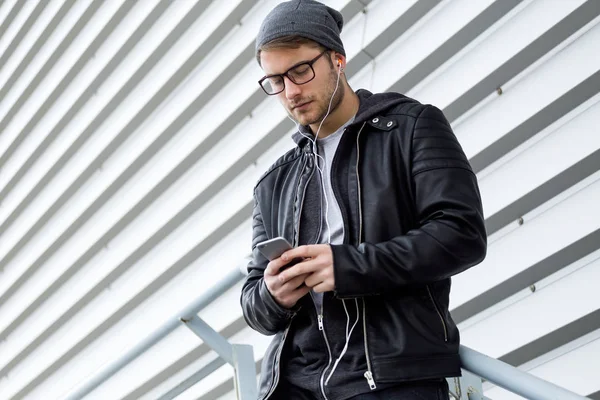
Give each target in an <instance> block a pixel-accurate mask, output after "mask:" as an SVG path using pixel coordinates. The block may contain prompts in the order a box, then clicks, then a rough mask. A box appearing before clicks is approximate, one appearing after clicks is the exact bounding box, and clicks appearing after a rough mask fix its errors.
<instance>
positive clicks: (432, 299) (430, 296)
mask: <svg viewBox="0 0 600 400" xmlns="http://www.w3.org/2000/svg"><path fill="white" fill-rule="evenodd" d="M426 287H427V293H428V294H429V298H430V299H431V302H432V303H433V307H434V308H435V311H436V312H437V315H438V317H440V321H441V322H442V329H443V331H444V342H447V341H448V329H447V327H446V322H445V321H444V318H443V317H442V313H441V312H440V309H439V307H438V305H437V303H436V302H435V299H434V298H433V294H432V293H431V289H430V288H429V285H426Z"/></svg>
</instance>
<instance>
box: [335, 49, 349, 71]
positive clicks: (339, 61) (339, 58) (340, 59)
mask: <svg viewBox="0 0 600 400" xmlns="http://www.w3.org/2000/svg"><path fill="white" fill-rule="evenodd" d="M334 59H335V62H334V65H335V67H336V68H341V70H342V71H343V70H344V68H345V67H346V57H344V56H343V55H341V54H339V53H335V55H334Z"/></svg>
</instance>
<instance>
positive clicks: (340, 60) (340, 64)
mask: <svg viewBox="0 0 600 400" xmlns="http://www.w3.org/2000/svg"><path fill="white" fill-rule="evenodd" d="M337 61H338V67H341V66H342V59H341V58H338V60H337Z"/></svg>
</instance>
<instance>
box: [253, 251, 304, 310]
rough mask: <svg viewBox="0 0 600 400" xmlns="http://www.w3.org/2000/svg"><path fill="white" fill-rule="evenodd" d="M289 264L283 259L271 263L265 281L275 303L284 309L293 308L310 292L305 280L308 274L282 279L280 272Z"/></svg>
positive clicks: (264, 277)
mask: <svg viewBox="0 0 600 400" xmlns="http://www.w3.org/2000/svg"><path fill="white" fill-rule="evenodd" d="M290 260H292V259H290ZM287 264H289V261H288V260H284V259H283V258H282V257H279V258H277V259H275V260H273V261H271V262H270V263H269V264H268V265H267V268H265V272H264V275H263V279H264V280H265V284H266V285H267V289H268V290H269V292H270V293H271V295H272V296H273V298H274V299H275V301H276V302H277V303H278V304H279V305H280V306H282V307H284V308H292V307H293V306H295V305H296V303H297V302H298V300H300V299H301V298H302V297H303V296H304V295H306V294H307V293H308V292H310V287H308V286H306V285H305V284H304V279H306V277H308V274H301V275H294V276H292V277H290V278H289V279H285V280H282V279H280V277H281V273H280V272H279V271H280V269H281V268H283V267H285V266H286V265H287Z"/></svg>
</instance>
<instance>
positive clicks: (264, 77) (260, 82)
mask: <svg viewBox="0 0 600 400" xmlns="http://www.w3.org/2000/svg"><path fill="white" fill-rule="evenodd" d="M329 51H331V50H324V51H323V52H322V53H320V54H319V55H318V56H316V57H315V58H313V59H312V60H310V61H302V62H300V63H298V64H296V65H293V66H292V67H290V68H289V69H288V70H287V71H285V72H284V73H283V74H272V75H266V76H263V77H262V78H260V80H259V81H258V84H259V86H260V87H261V88H262V90H263V92H265V93H266V94H267V95H269V96H274V95H276V94H279V93H281V92H283V91H284V90H285V79H283V78H284V77H287V78H288V79H289V80H290V81H292V82H293V83H294V84H295V85H304V84H307V83H308V82H310V81H312V80H313V79H315V77H316V76H317V74H316V73H315V69H314V68H313V64H314V63H316V62H317V60H318V59H319V58H321V57H322V56H323V54H325V53H327V52H329ZM304 65H308V66H309V67H310V69H311V70H312V73H313V74H312V78H310V79H309V80H307V81H306V82H302V83H298V82H296V81H295V79H294V78H292V77H291V76H290V75H288V73H289V72H290V71H291V70H293V69H296V68H298V67H302V66H304ZM276 76H279V77H281V81H282V82H283V87H282V89H281V90H280V91H278V92H275V93H269V92H267V89H265V87H264V86H263V82H264V81H265V80H267V79H270V78H273V77H276Z"/></svg>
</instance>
